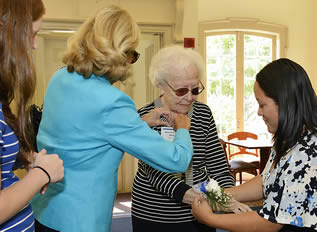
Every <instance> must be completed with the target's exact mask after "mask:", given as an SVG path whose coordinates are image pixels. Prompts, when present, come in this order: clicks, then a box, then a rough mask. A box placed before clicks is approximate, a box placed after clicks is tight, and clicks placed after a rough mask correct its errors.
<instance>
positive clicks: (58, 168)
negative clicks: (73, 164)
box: [34, 149, 64, 194]
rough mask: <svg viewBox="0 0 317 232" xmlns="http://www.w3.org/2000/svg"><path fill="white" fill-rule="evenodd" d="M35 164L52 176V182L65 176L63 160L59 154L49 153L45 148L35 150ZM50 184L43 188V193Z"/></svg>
mask: <svg viewBox="0 0 317 232" xmlns="http://www.w3.org/2000/svg"><path fill="white" fill-rule="evenodd" d="M34 166H39V167H41V168H43V169H44V170H45V171H46V172H47V173H48V175H49V176H50V182H52V183H56V182H58V181H60V180H62V179H63V178H64V166H63V160H61V159H60V158H59V157H58V155H57V154H50V155H47V154H46V150H45V149H43V150H41V151H40V152H39V153H36V152H35V160H34ZM48 184H49V183H47V184H46V185H45V186H44V187H43V188H42V189H41V194H44V193H45V191H46V189H47V186H48Z"/></svg>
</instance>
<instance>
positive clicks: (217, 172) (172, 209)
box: [132, 102, 234, 223]
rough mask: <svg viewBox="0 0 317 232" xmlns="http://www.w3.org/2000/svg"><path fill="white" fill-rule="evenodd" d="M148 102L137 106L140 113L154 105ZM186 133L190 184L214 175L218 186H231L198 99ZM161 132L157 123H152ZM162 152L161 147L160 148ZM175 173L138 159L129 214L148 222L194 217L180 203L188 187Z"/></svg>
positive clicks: (205, 111)
mask: <svg viewBox="0 0 317 232" xmlns="http://www.w3.org/2000/svg"><path fill="white" fill-rule="evenodd" d="M154 107H155V104H154V103H152V104H150V105H147V106H145V107H143V108H141V109H140V110H139V114H140V115H141V116H143V115H145V114H146V113H148V112H150V111H151V110H152V109H154ZM192 112H193V113H192V116H191V127H190V131H189V132H190V136H191V138H192V142H193V146H194V155H193V159H192V173H193V174H192V175H193V184H197V183H199V182H202V181H206V180H208V176H210V177H211V178H214V179H215V180H217V181H218V182H219V184H220V185H221V186H222V187H232V186H233V185H234V178H233V176H232V175H231V174H230V172H229V170H228V167H227V163H226V159H225V155H224V152H223V149H222V146H221V144H220V142H219V137H218V134H217V129H216V125H215V123H214V119H213V116H212V113H211V111H210V108H209V107H208V106H207V105H205V104H203V103H200V102H195V103H194V105H193V110H192ZM152 129H153V130H155V131H157V132H158V133H161V127H153V128H152ZM162 152H163V150H162ZM185 181H186V180H185V175H184V173H179V175H174V174H168V173H164V172H160V171H158V170H156V169H154V168H152V167H151V166H149V165H148V164H146V163H144V162H142V161H139V163H138V171H137V174H136V176H135V178H134V183H133V190H132V215H133V216H135V217H137V218H139V219H144V220H148V221H152V222H161V223H183V222H191V221H193V220H195V219H194V218H193V215H192V213H191V206H190V205H188V204H184V203H182V199H183V197H184V194H185V192H186V191H187V190H188V189H190V188H191V186H189V185H187V184H186V182H185Z"/></svg>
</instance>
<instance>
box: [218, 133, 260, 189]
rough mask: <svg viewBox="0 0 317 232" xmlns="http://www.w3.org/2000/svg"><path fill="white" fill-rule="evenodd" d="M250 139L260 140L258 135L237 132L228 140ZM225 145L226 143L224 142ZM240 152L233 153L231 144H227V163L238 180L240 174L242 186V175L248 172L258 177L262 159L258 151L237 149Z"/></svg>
mask: <svg viewBox="0 0 317 232" xmlns="http://www.w3.org/2000/svg"><path fill="white" fill-rule="evenodd" d="M248 138H251V139H258V136H257V135H256V134H253V133H250V132H244V131H241V132H235V133H232V134H230V135H228V140H232V139H238V140H246V139H248ZM224 143H225V142H224ZM223 146H224V145H223ZM237 148H238V151H236V152H234V153H232V150H231V148H230V144H227V143H225V147H224V150H225V152H226V153H227V162H228V166H229V169H230V171H231V173H232V175H233V176H234V177H235V178H236V175H237V174H238V173H239V179H240V184H242V173H243V172H246V173H249V174H252V175H257V174H258V171H259V169H260V158H259V154H258V150H255V152H252V151H248V150H246V149H245V148H243V147H237Z"/></svg>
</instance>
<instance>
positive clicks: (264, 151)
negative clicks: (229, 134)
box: [225, 139, 273, 173]
mask: <svg viewBox="0 0 317 232" xmlns="http://www.w3.org/2000/svg"><path fill="white" fill-rule="evenodd" d="M225 142H226V143H227V144H230V145H233V146H237V147H243V148H247V149H259V150H260V173H261V172H262V171H263V169H264V168H265V165H266V162H267V160H268V159H269V156H270V153H271V148H272V146H273V144H272V142H271V141H267V140H265V141H264V140H254V139H250V140H226V141H225Z"/></svg>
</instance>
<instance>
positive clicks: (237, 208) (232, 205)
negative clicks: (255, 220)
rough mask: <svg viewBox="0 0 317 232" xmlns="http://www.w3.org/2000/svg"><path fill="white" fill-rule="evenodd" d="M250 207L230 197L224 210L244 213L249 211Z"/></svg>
mask: <svg viewBox="0 0 317 232" xmlns="http://www.w3.org/2000/svg"><path fill="white" fill-rule="evenodd" d="M251 211H252V209H251V208H250V207H249V206H248V205H246V204H243V203H241V202H239V201H237V200H236V199H234V198H231V199H230V201H229V205H228V208H227V209H225V210H224V212H233V213H245V212H251Z"/></svg>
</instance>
